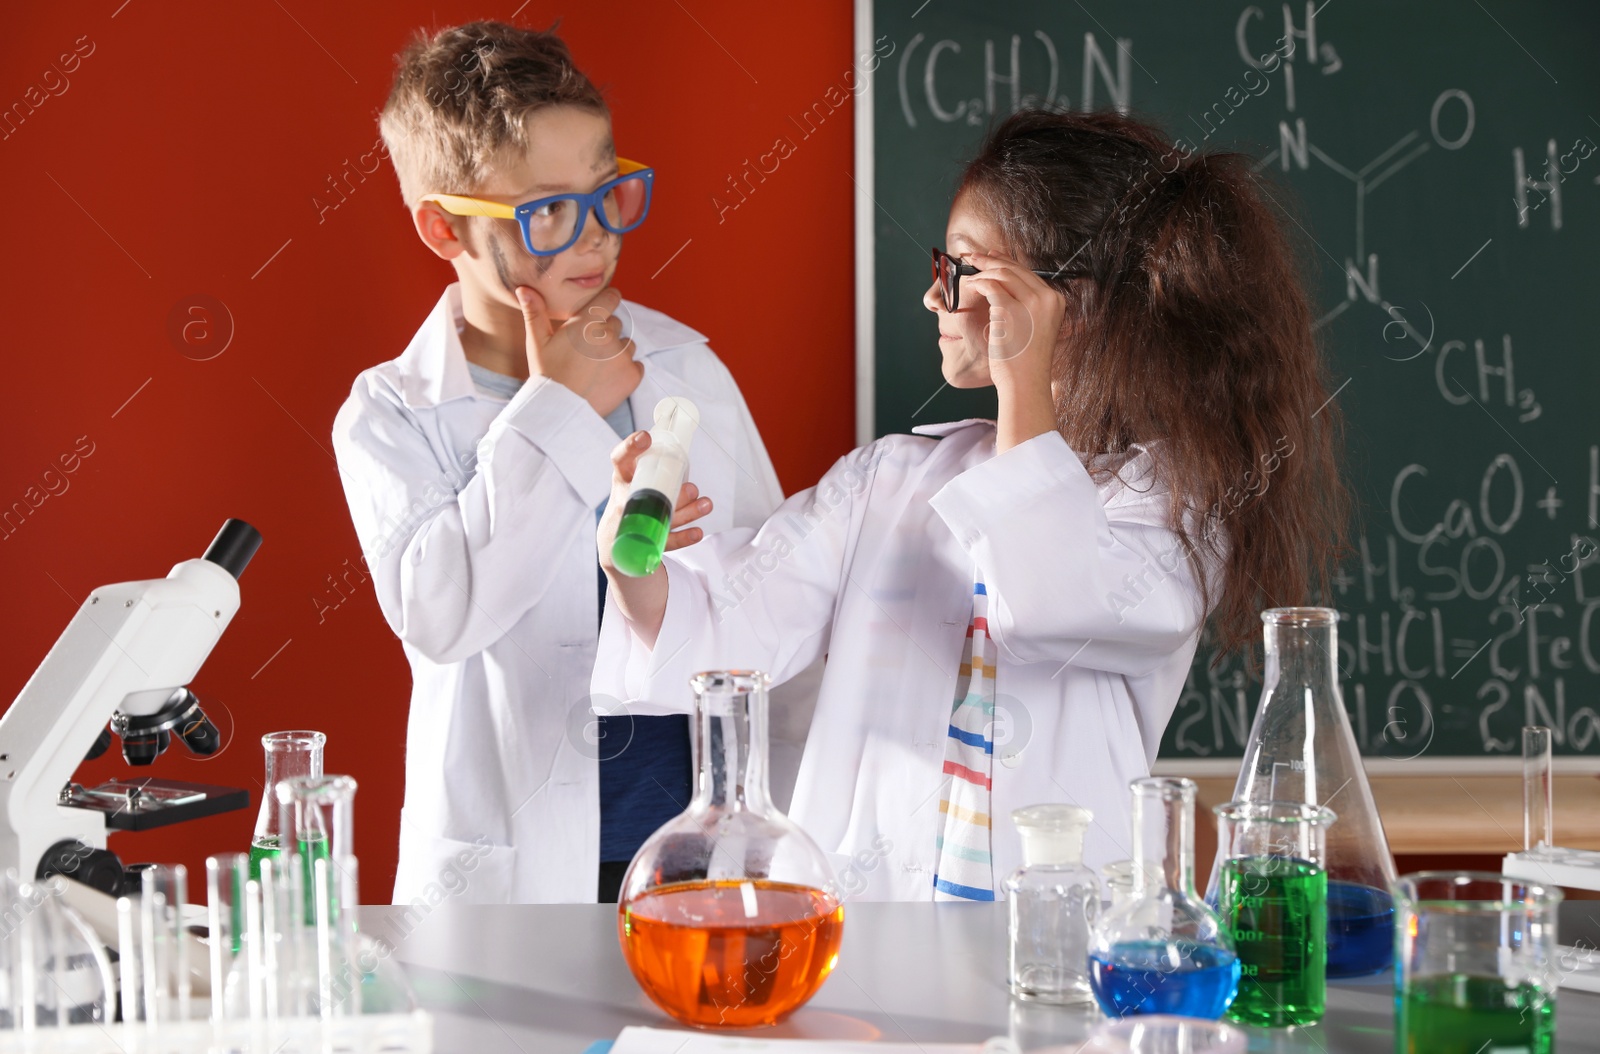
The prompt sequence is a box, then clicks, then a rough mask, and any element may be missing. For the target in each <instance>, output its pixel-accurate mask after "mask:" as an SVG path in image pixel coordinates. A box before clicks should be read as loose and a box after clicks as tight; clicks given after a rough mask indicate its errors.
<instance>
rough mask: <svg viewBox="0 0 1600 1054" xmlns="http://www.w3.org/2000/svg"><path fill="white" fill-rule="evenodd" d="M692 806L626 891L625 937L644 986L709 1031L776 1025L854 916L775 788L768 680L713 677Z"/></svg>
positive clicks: (697, 732) (653, 844) (704, 692)
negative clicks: (774, 797)
mask: <svg viewBox="0 0 1600 1054" xmlns="http://www.w3.org/2000/svg"><path fill="white" fill-rule="evenodd" d="M691 683H692V684H693V686H694V691H695V721H694V751H695V758H696V761H697V767H698V769H699V776H698V779H697V782H696V785H695V794H694V798H693V800H692V801H690V802H689V807H688V808H687V809H685V810H684V811H683V812H682V813H681V814H680V815H679V816H677V817H676V818H674V819H673V820H670V821H668V822H667V823H666V824H665V825H663V826H662V827H661V829H660V830H658V831H656V832H655V833H654V834H652V835H651V836H650V837H649V839H647V840H646V841H645V843H644V845H642V846H640V847H639V852H638V853H637V854H636V855H635V856H634V858H633V862H632V863H631V864H630V865H629V866H628V873H627V875H626V877H624V879H623V881H622V893H621V896H620V897H619V903H618V905H617V908H618V913H617V935H618V940H619V941H620V942H621V945H622V956H623V958H624V959H625V960H626V961H627V963H628V968H629V969H630V970H632V971H633V976H634V978H635V980H637V981H638V982H639V987H641V988H643V989H644V992H645V994H646V995H648V996H649V997H650V999H651V1000H652V1001H653V1002H654V1003H655V1004H656V1005H657V1006H659V1007H660V1008H661V1009H662V1010H664V1011H666V1012H667V1013H668V1014H670V1015H672V1016H673V1017H674V1018H676V1019H678V1020H679V1021H682V1022H684V1023H686V1024H690V1025H695V1026H698V1027H701V1028H755V1027H759V1026H764V1025H775V1024H777V1023H778V1022H780V1021H782V1020H783V1019H784V1018H786V1017H788V1016H789V1015H790V1014H792V1013H793V1012H794V1011H795V1010H797V1009H799V1008H800V1007H801V1006H803V1005H804V1004H805V1002H806V1001H807V1000H808V999H810V998H811V997H812V996H813V995H815V994H816V991H817V989H818V988H820V987H821V986H822V982H823V981H825V980H826V979H827V977H828V974H829V973H830V972H831V971H832V970H833V967H834V964H835V963H836V962H837V961H838V958H839V945H840V942H841V941H842V940H843V938H844V907H843V905H842V904H841V903H840V901H839V898H838V896H837V895H836V894H835V892H834V890H833V872H832V869H831V868H830V867H829V865H828V861H827V858H826V857H824V856H823V854H822V851H821V850H820V849H818V848H817V846H816V843H814V842H812V841H811V839H810V838H809V837H808V836H807V835H806V834H805V832H804V831H802V830H801V829H800V828H799V827H797V826H795V824H794V823H792V822H791V821H790V820H789V819H788V817H786V816H784V815H783V814H782V813H781V812H779V811H778V810H777V808H776V807H775V806H774V805H773V804H772V801H771V799H770V797H769V795H768V790H767V710H766V707H767V677H766V675H765V674H761V673H755V672H752V671H737V670H736V671H728V672H717V673H702V674H698V675H696V676H695V677H694V678H693V680H692V682H691Z"/></svg>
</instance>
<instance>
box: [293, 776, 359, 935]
mask: <svg viewBox="0 0 1600 1054" xmlns="http://www.w3.org/2000/svg"><path fill="white" fill-rule="evenodd" d="M355 793H356V781H355V780H354V779H352V778H351V777H349V776H302V777H299V778H296V779H289V780H284V781H282V782H280V783H279V784H278V787H277V794H278V805H279V808H280V809H281V811H282V813H281V820H280V824H281V827H280V829H281V831H282V832H283V835H284V838H285V844H286V848H289V849H290V854H291V856H292V858H293V860H294V861H295V863H294V864H293V866H295V867H297V868H298V869H299V871H300V878H301V884H302V887H303V888H304V890H305V922H306V925H308V926H311V925H316V924H317V923H318V915H317V913H318V904H319V901H325V902H326V904H327V905H328V912H329V916H330V917H329V919H328V920H327V921H328V923H330V924H332V923H337V922H338V921H339V919H338V915H339V909H340V907H341V905H344V904H355V903H356V891H355V890H354V889H353V888H350V889H346V888H345V887H346V886H347V885H349V884H350V883H349V882H348V881H347V879H346V873H347V872H348V871H349V870H350V869H349V868H348V867H347V866H346V865H347V863H348V862H350V861H353V860H354V858H355V853H354V849H353V839H354V835H353V833H352V826H353V824H354V800H355ZM319 862H320V863H322V864H323V866H321V867H319V866H318V864H319Z"/></svg>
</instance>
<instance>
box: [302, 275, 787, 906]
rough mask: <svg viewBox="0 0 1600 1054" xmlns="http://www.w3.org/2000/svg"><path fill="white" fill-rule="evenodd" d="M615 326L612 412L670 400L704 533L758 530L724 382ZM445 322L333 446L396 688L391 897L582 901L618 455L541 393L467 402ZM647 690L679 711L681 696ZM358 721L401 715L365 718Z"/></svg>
mask: <svg viewBox="0 0 1600 1054" xmlns="http://www.w3.org/2000/svg"><path fill="white" fill-rule="evenodd" d="M618 316H619V317H620V318H622V319H623V320H624V324H625V326H627V327H628V331H629V333H630V335H631V336H632V338H633V340H634V343H635V345H636V348H637V350H636V352H635V358H636V359H638V361H639V362H641V363H642V364H643V366H644V377H643V379H642V380H641V381H640V382H639V387H638V389H637V390H636V391H634V393H633V395H632V396H631V397H630V398H629V400H628V402H629V405H630V406H631V407H632V410H633V418H634V421H635V423H636V425H637V427H640V428H648V427H649V426H650V422H651V421H652V420H653V415H654V410H655V405H656V403H657V402H658V401H659V400H661V399H662V398H663V397H665V396H667V395H682V396H687V397H688V398H689V399H691V400H692V401H693V402H694V403H695V405H696V406H697V407H698V408H699V410H700V414H701V420H700V428H699V431H698V432H697V434H696V435H695V438H694V441H693V445H692V459H691V460H692V464H691V471H692V472H693V473H694V477H695V481H696V482H697V483H698V484H699V486H700V489H701V491H702V492H703V493H705V494H708V495H711V496H713V498H714V500H715V502H716V507H715V509H714V511H713V512H712V513H711V514H710V515H709V516H708V517H706V522H705V528H706V530H707V532H708V533H709V532H712V531H717V530H722V529H726V528H730V527H733V526H735V525H746V526H754V525H757V524H760V523H761V522H762V521H764V520H765V519H766V517H767V515H768V514H769V513H771V512H772V510H773V509H774V508H775V507H776V506H777V504H778V503H779V501H781V500H782V497H783V492H782V490H781V489H780V487H779V485H778V480H777V476H776V475H775V474H774V472H773V470H772V464H771V462H770V461H769V459H768V457H767V453H766V450H765V449H764V448H763V446H762V443H761V438H760V436H759V435H758V434H757V432H756V427H755V423H754V422H753V421H752V420H751V418H750V412H749V410H748V409H747V408H746V406H745V402H744V399H743V398H742V396H741V395H740V393H739V389H738V387H737V385H735V383H734V380H733V377H732V376H731V375H730V374H729V373H728V370H727V368H726V367H725V366H724V365H723V364H722V362H721V361H720V360H719V359H718V358H717V357H716V356H715V355H714V354H712V352H711V349H710V348H709V347H708V346H707V344H706V338H705V337H703V336H701V335H700V334H699V333H697V332H695V331H694V330H692V329H690V328H689V327H688V326H685V325H683V324H681V323H679V322H676V321H674V320H673V319H671V318H669V317H667V316H666V315H663V314H661V313H660V312H658V311H652V310H650V309H649V308H645V307H641V306H639V305H638V304H632V303H629V302H627V301H624V302H623V303H622V306H621V308H619V310H618ZM461 319H462V315H461V295H460V287H459V285H458V284H452V285H451V286H449V287H448V288H447V289H446V290H445V293H444V295H443V296H442V297H441V298H440V300H439V303H438V305H437V306H436V307H435V308H434V310H433V313H432V314H431V315H430V316H429V317H428V320H427V322H426V323H425V324H424V325H423V327H422V329H421V330H419V331H418V333H417V335H416V336H415V337H414V338H413V339H412V342H411V344H410V346H409V347H407V349H406V351H405V353H404V354H403V355H401V356H400V357H399V358H398V359H395V360H394V361H392V362H387V363H384V364H383V365H380V366H376V367H374V368H372V369H369V370H366V371H365V372H363V373H362V374H361V375H360V376H359V377H358V378H357V379H356V382H355V386H354V388H353V390H352V391H351V393H350V398H349V399H348V400H347V401H346V402H345V404H344V406H343V407H342V408H341V409H340V411H339V414H338V417H337V419H336V420H335V423H334V430H333V441H334V450H335V452H336V454H337V456H338V462H339V473H340V477H341V478H342V479H343V482H344V487H345V494H346V497H347V499H348V501H349V504H350V512H351V516H352V518H353V519H354V521H355V526H356V530H357V533H358V534H359V536H360V541H361V546H362V550H363V552H364V553H365V555H366V558H367V561H368V564H369V567H370V571H371V574H372V580H373V584H374V588H375V590H376V592H377V597H378V604H379V606H380V607H381V608H382V610H383V615H384V618H385V619H386V620H387V621H388V623H389V626H390V627H391V628H392V629H393V630H394V632H395V633H396V634H397V635H398V636H399V637H400V640H401V642H402V643H403V645H404V650H405V654H406V658H407V659H408V660H409V661H410V663H411V672H412V677H413V688H412V694H411V709H410V717H409V721H408V724H407V729H406V788H405V807H404V808H403V809H402V811H401V819H400V860H399V870H398V873H397V874H396V876H395V891H394V897H395V900H396V902H401V903H403V902H408V901H411V900H412V899H413V898H415V897H418V896H421V897H424V898H425V899H426V898H429V897H433V898H435V899H436V898H437V896H438V895H440V894H439V893H438V890H440V889H443V890H444V892H445V893H447V894H450V895H453V896H455V897H457V898H458V899H460V900H463V901H466V902H470V903H503V902H507V901H511V902H555V901H562V902H574V901H576V902H591V903H592V902H593V901H594V900H595V896H596V888H597V873H598V867H599V844H600V842H599V839H600V808H599V789H600V788H599V766H598V762H597V761H596V758H597V756H598V750H599V749H600V745H599V744H597V743H595V742H594V738H595V737H594V734H593V729H594V725H593V720H594V719H593V716H592V714H591V703H592V700H591V699H590V692H589V679H590V673H591V671H592V670H593V667H594V660H595V641H596V637H597V627H598V623H599V611H598V580H597V574H598V572H597V569H596V565H595V526H596V524H595V509H596V507H597V506H598V505H599V504H600V503H601V502H602V501H603V500H604V499H605V498H607V497H608V496H609V494H610V491H611V460H610V455H611V450H612V448H613V447H615V446H616V445H617V443H618V442H619V441H620V440H619V438H618V436H617V435H616V433H615V432H613V431H612V429H611V426H610V425H608V424H606V422H605V420H604V419H602V418H601V417H600V416H599V415H598V414H596V413H595V412H594V410H593V409H592V408H591V407H590V406H589V404H588V403H587V402H586V401H585V400H584V399H583V398H582V397H580V396H578V395H576V394H574V393H573V392H572V391H570V390H568V389H567V388H565V387H563V386H562V385H560V384H557V383H555V382H553V381H549V380H547V379H545V378H542V377H537V376H535V377H533V378H531V379H530V380H529V381H528V382H527V383H525V384H524V385H523V386H522V388H521V390H520V391H518V392H517V394H516V395H515V396H514V397H513V398H512V399H511V400H510V401H509V402H507V401H505V400H501V399H493V398H487V397H484V396H482V395H480V394H479V393H478V392H477V390H476V389H475V388H474V386H473V383H472V378H471V375H470V374H469V373H468V370H467V360H466V357H465V355H464V353H463V351H462V348H461V340H460V335H459V327H460V326H461ZM661 691H662V692H663V697H664V698H665V699H668V700H672V701H675V702H676V703H678V704H679V705H680V706H682V707H683V708H687V707H688V706H689V705H690V700H691V697H692V693H691V692H690V689H689V687H688V682H687V679H685V680H683V681H680V682H679V683H678V684H676V685H666V684H663V686H662V688H661ZM355 703H356V705H359V706H363V707H367V708H369V709H371V710H372V712H373V715H374V717H376V718H378V719H380V720H381V719H383V718H385V717H387V716H388V715H390V714H394V715H396V716H398V707H397V706H391V705H390V704H389V703H387V702H385V701H383V700H378V699H365V700H356V701H355ZM613 746H614V745H608V747H613ZM333 747H334V749H335V751H336V752H337V751H338V750H340V749H351V748H350V745H349V744H346V745H345V747H344V748H340V747H339V745H338V744H333ZM430 883H435V884H437V885H436V886H434V888H433V889H432V890H430V888H429V886H430Z"/></svg>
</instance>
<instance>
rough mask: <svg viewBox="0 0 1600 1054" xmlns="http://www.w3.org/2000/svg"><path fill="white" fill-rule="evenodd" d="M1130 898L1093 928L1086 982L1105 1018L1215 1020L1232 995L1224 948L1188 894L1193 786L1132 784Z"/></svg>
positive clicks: (1155, 780) (1217, 923)
mask: <svg viewBox="0 0 1600 1054" xmlns="http://www.w3.org/2000/svg"><path fill="white" fill-rule="evenodd" d="M1131 788H1132V791H1133V835H1134V842H1133V866H1132V879H1133V888H1132V891H1131V893H1130V895H1129V896H1127V897H1126V898H1125V899H1123V900H1122V901H1121V902H1120V903H1114V904H1113V906H1112V907H1111V909H1110V910H1109V911H1107V912H1106V913H1105V914H1104V915H1102V916H1101V918H1100V921H1099V923H1098V924H1097V925H1096V926H1095V932H1094V939H1093V941H1092V942H1091V944H1090V950H1089V980H1090V984H1091V986H1092V988H1093V991H1094V996H1095V1001H1096V1002H1098V1003H1099V1004H1100V1009H1101V1010H1103V1011H1105V1013H1106V1015H1107V1016H1109V1017H1116V1018H1121V1017H1128V1016H1131V1015H1135V1014H1178V1015H1181V1016H1183V1017H1202V1018H1212V1019H1215V1018H1218V1017H1221V1016H1222V1014H1223V1013H1224V1012H1225V1011H1226V1010H1227V1009H1228V1006H1229V1004H1231V1003H1232V1002H1233V998H1234V995H1235V994H1236V993H1237V992H1238V988H1239V959H1238V956H1237V955H1236V954H1235V952H1234V946H1233V939H1232V938H1231V937H1230V936H1229V935H1228V932H1227V930H1226V929H1225V928H1224V927H1223V925H1222V920H1221V919H1220V918H1219V917H1218V916H1217V914H1216V913H1215V912H1214V911H1212V910H1211V909H1210V908H1209V907H1207V906H1206V904H1205V902H1204V901H1202V900H1201V899H1200V895H1199V894H1198V893H1196V892H1195V888H1194V801H1195V784H1194V781H1193V780H1187V779H1171V778H1163V777H1150V778H1147V779H1139V780H1134V781H1133V783H1132V784H1131Z"/></svg>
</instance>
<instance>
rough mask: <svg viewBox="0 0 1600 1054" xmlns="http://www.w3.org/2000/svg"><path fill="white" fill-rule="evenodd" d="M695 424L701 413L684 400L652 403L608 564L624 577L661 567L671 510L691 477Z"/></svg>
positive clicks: (669, 399)
mask: <svg viewBox="0 0 1600 1054" xmlns="http://www.w3.org/2000/svg"><path fill="white" fill-rule="evenodd" d="M699 425H700V411H699V409H697V408H696V407H695V405H694V403H692V402H690V401H689V400H688V399H685V398H683V397H682V396H676V395H672V396H668V397H667V398H665V399H663V400H661V401H660V402H659V403H657V404H656V413H655V426H654V427H653V428H651V429H650V449H649V450H646V451H645V452H644V454H643V456H641V457H640V458H639V463H638V464H637V465H636V466H635V467H634V470H633V483H632V484H631V486H630V488H629V490H628V503H627V504H626V505H624V506H623V507H622V522H621V523H619V524H618V525H617V537H616V541H614V542H612V543H611V562H612V563H613V564H614V565H616V568H617V570H618V571H621V572H622V573H623V574H625V575H628V576H630V577H633V578H642V577H644V576H645V575H648V574H650V573H651V572H653V571H654V570H655V569H656V568H657V567H659V566H661V554H662V553H663V552H665V551H666V545H667V534H668V533H669V532H670V531H671V529H672V510H673V509H674V508H676V507H677V504H678V492H679V491H680V490H682V489H683V483H684V480H686V479H688V477H689V440H691V439H692V438H694V432H695V429H696V428H698V427H699Z"/></svg>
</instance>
